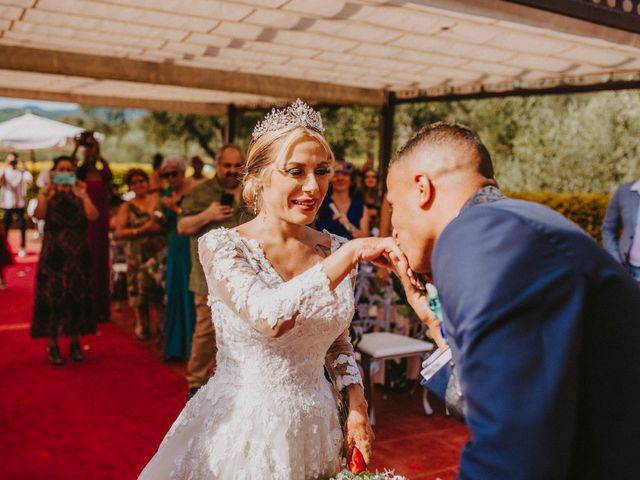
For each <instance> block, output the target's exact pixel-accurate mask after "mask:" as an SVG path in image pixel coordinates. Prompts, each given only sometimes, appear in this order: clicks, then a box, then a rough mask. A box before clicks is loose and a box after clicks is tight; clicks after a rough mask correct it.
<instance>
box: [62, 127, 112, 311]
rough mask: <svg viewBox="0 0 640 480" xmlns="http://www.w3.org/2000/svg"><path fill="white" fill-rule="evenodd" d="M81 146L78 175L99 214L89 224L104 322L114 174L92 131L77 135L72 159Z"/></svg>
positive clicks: (98, 307) (93, 281) (93, 270)
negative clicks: (81, 154)
mask: <svg viewBox="0 0 640 480" xmlns="http://www.w3.org/2000/svg"><path fill="white" fill-rule="evenodd" d="M80 147H82V148H83V149H84V158H83V160H82V161H81V162H80V163H79V165H78V171H77V175H78V178H79V179H80V180H82V181H83V182H85V184H86V186H87V193H88V194H89V197H90V198H91V201H92V202H93V204H94V205H95V206H96V208H97V209H98V212H99V214H100V215H99V217H98V219H97V220H96V221H95V222H91V223H90V224H89V229H88V231H87V235H88V239H89V251H90V252H91V284H92V285H93V289H94V295H95V299H94V302H95V303H94V305H95V315H96V318H97V321H98V323H102V322H106V321H108V320H109V318H110V299H111V294H110V281H111V265H110V261H109V205H110V201H111V196H112V193H113V192H112V188H113V185H112V184H113V174H112V173H111V169H110V168H109V163H108V162H107V161H106V160H105V159H104V158H103V157H102V155H100V144H99V143H98V140H97V139H96V138H95V136H94V135H93V132H90V131H86V132H82V133H81V134H80V135H79V136H78V137H77V138H76V146H75V149H74V151H73V153H72V155H71V157H72V158H73V159H75V158H76V153H77V151H78V149H79V148H80Z"/></svg>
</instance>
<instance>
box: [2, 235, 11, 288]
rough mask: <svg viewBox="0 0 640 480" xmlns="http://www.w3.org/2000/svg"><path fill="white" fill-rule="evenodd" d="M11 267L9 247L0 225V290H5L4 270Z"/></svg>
mask: <svg viewBox="0 0 640 480" xmlns="http://www.w3.org/2000/svg"><path fill="white" fill-rule="evenodd" d="M11 265H13V255H12V253H11V247H9V242H8V241H7V237H6V235H5V234H4V229H3V228H2V226H1V225H0V290H6V289H7V281H6V279H5V278H4V269H5V268H7V267H9V266H11Z"/></svg>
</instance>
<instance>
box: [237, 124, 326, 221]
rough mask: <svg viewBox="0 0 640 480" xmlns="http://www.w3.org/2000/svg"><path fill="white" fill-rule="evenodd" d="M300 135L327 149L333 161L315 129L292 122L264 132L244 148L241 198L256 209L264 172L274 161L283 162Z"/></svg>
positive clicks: (265, 172) (271, 168)
mask: <svg viewBox="0 0 640 480" xmlns="http://www.w3.org/2000/svg"><path fill="white" fill-rule="evenodd" d="M301 137H311V138H312V139H314V140H316V141H317V142H318V143H319V144H320V145H321V146H322V148H324V150H325V151H326V152H327V157H328V160H329V162H330V163H333V162H334V161H335V157H334V155H333V152H332V151H331V147H330V146H329V144H328V143H327V141H326V140H325V138H324V137H323V136H322V134H321V133H320V132H318V131H316V130H313V129H310V128H306V127H302V126H299V125H294V126H291V127H287V128H283V129H280V130H276V131H273V132H266V133H264V134H262V135H260V136H259V137H258V138H257V139H255V140H252V141H251V143H250V144H249V149H248V150H247V163H246V168H245V174H244V177H243V188H242V198H243V199H244V201H245V202H246V203H247V204H248V205H251V206H253V207H254V209H255V211H258V210H260V208H261V207H262V195H261V193H260V191H261V190H262V187H263V186H264V185H265V181H266V179H267V176H268V175H269V174H270V173H271V172H272V171H273V167H274V165H278V164H279V163H283V162H284V160H285V156H286V154H287V152H288V151H289V148H290V147H291V145H293V143H294V142H295V141H296V140H298V139H299V138H301Z"/></svg>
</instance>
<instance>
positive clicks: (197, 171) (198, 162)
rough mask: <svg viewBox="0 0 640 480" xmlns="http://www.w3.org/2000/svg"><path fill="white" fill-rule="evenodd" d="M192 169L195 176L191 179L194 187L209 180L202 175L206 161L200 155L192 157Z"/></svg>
mask: <svg viewBox="0 0 640 480" xmlns="http://www.w3.org/2000/svg"><path fill="white" fill-rule="evenodd" d="M191 167H192V168H193V175H191V176H190V177H189V180H191V183H192V185H194V186H195V185H198V184H199V183H202V182H204V181H206V180H207V177H205V176H204V174H203V173H202V172H203V170H204V161H203V160H202V158H200V157H199V156H198V155H194V156H193V157H191Z"/></svg>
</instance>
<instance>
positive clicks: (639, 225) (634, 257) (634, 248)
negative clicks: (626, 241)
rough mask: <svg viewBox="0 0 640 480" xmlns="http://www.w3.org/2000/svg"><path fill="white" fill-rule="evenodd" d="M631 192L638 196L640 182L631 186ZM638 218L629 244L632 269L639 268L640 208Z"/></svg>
mask: <svg viewBox="0 0 640 480" xmlns="http://www.w3.org/2000/svg"><path fill="white" fill-rule="evenodd" d="M631 190H632V191H634V192H636V193H637V194H638V195H640V180H638V181H636V183H634V184H633V185H631ZM637 215H638V218H637V219H636V231H635V233H634V234H633V240H632V242H631V250H629V263H630V264H631V265H633V266H634V267H640V208H639V209H638V214H637Z"/></svg>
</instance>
